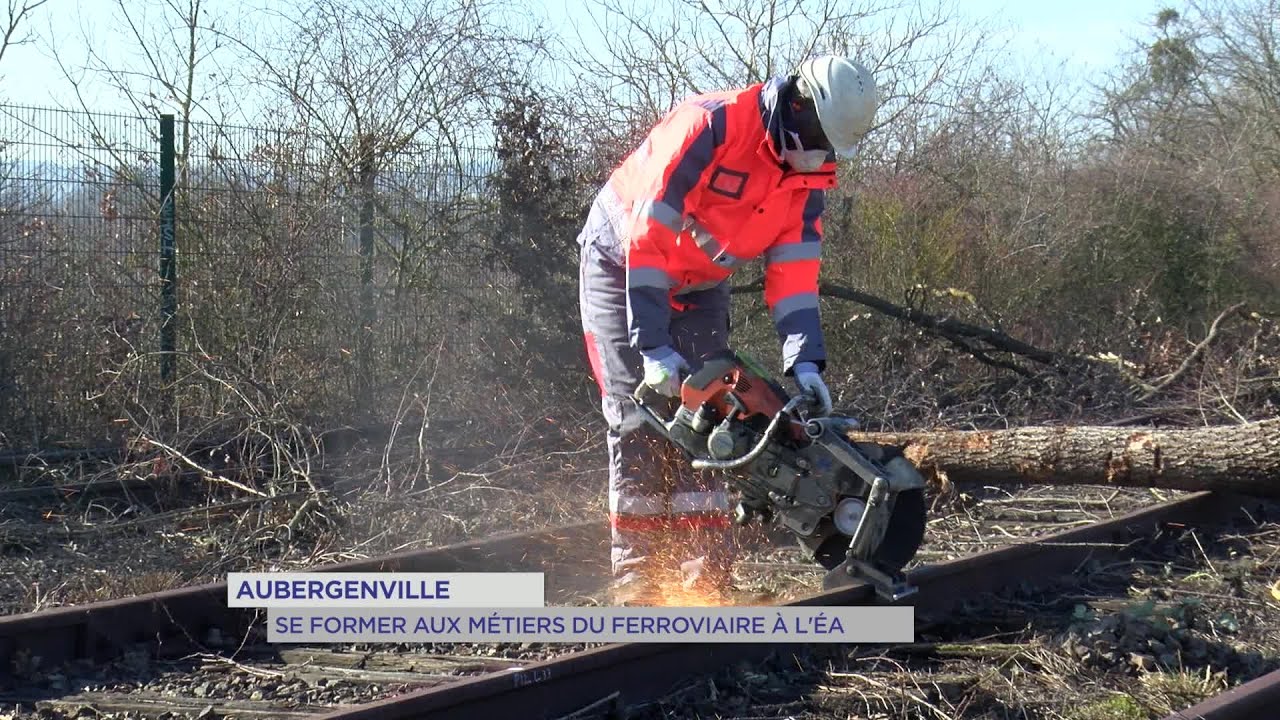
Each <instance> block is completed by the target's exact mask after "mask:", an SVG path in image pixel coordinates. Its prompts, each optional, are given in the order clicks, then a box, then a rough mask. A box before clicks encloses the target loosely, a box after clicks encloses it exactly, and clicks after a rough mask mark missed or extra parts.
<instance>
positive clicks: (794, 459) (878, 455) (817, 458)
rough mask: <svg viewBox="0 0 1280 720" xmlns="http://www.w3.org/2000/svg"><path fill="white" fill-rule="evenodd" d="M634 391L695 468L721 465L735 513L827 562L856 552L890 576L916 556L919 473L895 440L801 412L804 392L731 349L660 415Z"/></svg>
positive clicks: (920, 523) (837, 562)
mask: <svg viewBox="0 0 1280 720" xmlns="http://www.w3.org/2000/svg"><path fill="white" fill-rule="evenodd" d="M642 388H643V386H642ZM641 395H642V393H641V391H639V390H638V391H637V394H636V401H637V404H638V405H640V406H641V407H642V408H643V409H644V410H645V411H646V412H647V414H648V416H649V419H650V423H651V424H652V425H654V426H655V427H656V428H658V429H659V430H660V431H661V432H662V433H663V434H664V435H665V436H666V437H667V438H668V439H669V440H670V441H671V442H672V443H674V444H675V445H676V446H678V447H679V448H680V449H681V450H683V451H684V453H685V454H686V455H688V456H689V457H690V458H692V461H693V466H694V468H696V469H712V470H721V471H724V472H725V473H726V479H727V481H728V483H729V485H730V486H731V487H732V489H734V490H736V491H737V492H738V494H739V502H738V506H737V508H736V510H735V520H736V521H737V522H739V523H747V522H751V521H753V520H756V519H759V520H762V521H773V522H777V523H778V524H780V525H781V526H783V527H785V528H786V529H787V530H788V531H790V532H791V533H792V534H794V535H795V537H796V538H797V539H798V540H799V542H800V544H801V545H802V546H803V547H804V548H806V549H807V550H808V551H809V553H810V554H811V556H812V557H813V559H814V560H816V561H818V562H820V563H821V564H822V565H823V566H824V567H826V568H827V569H828V570H833V571H834V570H836V568H838V567H841V566H842V565H844V564H845V563H846V561H848V560H854V561H857V562H858V563H859V564H861V565H867V566H870V567H874V568H876V569H877V570H879V571H880V572H883V573H887V574H890V575H892V574H894V573H897V572H898V571H899V570H900V569H901V568H902V566H903V565H905V564H906V563H907V562H909V561H910V560H911V559H912V558H913V557H914V555H915V553H916V550H917V549H918V548H919V545H920V543H921V541H922V539H923V533H924V498H923V489H924V479H923V478H922V477H921V476H920V474H919V473H918V472H917V471H916V468H915V467H914V466H913V465H912V464H911V463H910V462H908V461H907V460H906V459H905V458H904V457H902V455H901V452H899V451H898V448H896V447H892V446H884V445H877V444H869V443H853V442H850V441H849V440H848V439H847V438H846V437H845V433H846V431H847V430H850V429H853V428H855V427H857V423H856V422H854V421H852V420H850V419H849V418H843V417H827V418H814V419H810V418H807V417H806V416H805V414H804V405H803V404H802V403H803V400H804V398H803V397H795V398H793V397H791V396H789V395H788V393H787V392H786V390H784V389H783V388H782V386H780V385H779V384H778V383H777V382H775V381H773V380H772V379H770V378H769V377H768V375H767V374H766V373H765V372H764V371H763V370H761V369H760V368H759V367H758V366H756V365H755V364H754V363H753V362H751V361H750V360H749V359H748V358H746V357H744V356H741V355H738V354H736V353H733V352H727V353H725V354H723V355H719V356H715V357H712V358H710V359H708V360H707V361H706V362H705V363H704V364H703V366H702V367H701V368H700V369H699V370H698V372H696V373H694V374H692V375H690V376H689V377H687V378H686V379H685V380H684V383H683V384H682V386H681V389H680V397H679V399H678V404H676V406H675V407H674V410H672V411H671V413H670V415H669V417H668V418H663V417H662V416H661V415H659V414H658V413H656V412H654V410H653V408H652V407H651V406H649V405H647V404H646V403H645V402H644V401H643V399H642V397H641ZM873 514H874V517H873ZM862 525H867V526H868V527H866V528H864V529H862V530H861V533H860V532H859V529H860V527H861V526H862ZM855 546H856V547H855ZM851 574H855V573H852V572H850V573H846V575H851ZM831 584H832V578H831V576H829V577H828V585H829V586H830V585H831Z"/></svg>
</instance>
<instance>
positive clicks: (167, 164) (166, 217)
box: [160, 115, 178, 381]
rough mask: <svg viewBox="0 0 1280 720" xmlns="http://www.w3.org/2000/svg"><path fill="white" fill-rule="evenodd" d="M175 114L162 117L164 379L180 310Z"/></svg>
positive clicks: (170, 374) (167, 376)
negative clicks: (175, 195)
mask: <svg viewBox="0 0 1280 720" xmlns="http://www.w3.org/2000/svg"><path fill="white" fill-rule="evenodd" d="M174 156H175V153H174V138H173V115H161V116H160V378H161V379H162V380H165V381H169V380H171V379H173V364H174V363H173V360H174V358H173V353H174V350H175V346H176V344H177V343H176V334H177V333H176V331H177V321H176V319H175V316H176V315H177V311H178V263H177V226H176V225H177V223H176V212H175V197H174V175H175V173H174Z"/></svg>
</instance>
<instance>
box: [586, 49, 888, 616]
mask: <svg viewBox="0 0 1280 720" xmlns="http://www.w3.org/2000/svg"><path fill="white" fill-rule="evenodd" d="M877 103H878V97H877V90H876V87H875V83H874V80H873V78H872V77H871V75H870V73H869V72H868V71H867V70H866V68H864V67H863V66H862V65H861V64H859V63H858V62H856V61H854V60H851V59H848V58H844V57H839V56H830V55H828V56H822V57H817V58H813V59H810V60H807V61H805V62H803V63H802V64H800V65H799V67H798V68H797V69H796V71H795V72H794V73H792V74H790V75H787V76H782V77H775V78H771V79H769V80H767V81H765V82H760V83H755V84H752V85H749V86H747V87H745V88H740V89H733V90H727V91H721V92H712V93H708V94H703V95H697V96H694V97H691V98H688V99H686V100H684V101H683V102H681V103H680V104H678V105H677V106H676V107H675V108H674V109H673V110H671V111H670V112H669V113H668V114H667V115H666V116H665V117H664V118H662V120H661V121H659V122H658V124H657V125H656V126H655V127H654V128H653V129H652V130H651V131H650V132H649V134H648V136H647V137H646V138H645V139H644V141H643V142H642V143H641V144H640V146H639V147H638V148H637V149H636V150H634V151H633V152H632V153H631V154H630V155H629V156H627V157H626V159H625V160H624V161H623V162H622V163H621V165H620V166H618V167H617V168H616V169H615V170H614V171H613V173H612V174H611V176H610V177H609V180H608V182H607V183H606V184H605V185H604V187H603V188H602V189H601V190H600V192H599V193H598V194H597V196H596V198H595V201H594V203H593V204H592V207H591V210H590V213H589V216H588V218H587V221H586V224H585V226H584V227H583V229H582V231H581V233H580V234H579V236H578V243H579V246H580V264H579V302H580V308H581V315H582V326H583V332H584V335H585V339H586V351H587V356H588V360H589V362H590V365H591V370H592V373H593V374H594V376H595V379H596V382H597V384H598V386H599V389H600V394H601V398H602V399H601V410H602V412H603V415H604V418H605V421H606V422H607V425H608V429H607V433H606V444H607V450H608V458H609V519H610V524H611V528H612V552H611V566H612V571H613V583H612V585H611V591H612V592H611V599H612V602H613V603H614V604H618V605H646V604H658V603H660V602H661V598H660V597H658V594H659V593H661V592H662V590H661V588H662V587H663V586H665V585H671V584H672V583H673V581H674V582H676V583H678V584H679V587H682V588H684V589H686V590H688V591H690V592H700V593H706V594H709V595H711V596H713V597H714V596H716V593H722V592H724V591H725V590H726V589H727V588H729V587H731V583H732V568H733V563H734V560H735V558H734V550H733V544H732V542H731V535H730V531H731V523H730V515H729V511H730V505H729V497H728V495H727V493H726V492H725V491H724V486H723V483H717V482H716V481H715V479H714V478H713V477H711V476H710V475H709V474H708V473H705V472H698V471H694V470H692V468H690V467H688V463H687V461H685V462H681V461H680V458H679V456H678V455H676V454H675V453H674V452H673V448H671V446H670V443H668V442H667V441H666V440H665V439H663V438H661V437H660V436H659V435H658V434H657V433H656V432H655V431H654V430H653V429H652V428H650V427H648V426H647V425H646V424H645V423H644V421H643V419H642V418H641V416H640V410H639V409H638V408H637V407H636V405H635V403H634V401H633V400H632V399H631V398H632V395H633V393H634V392H635V390H636V388H637V387H638V386H639V385H640V384H641V382H642V381H643V383H645V384H647V385H648V386H650V387H651V388H653V389H654V390H656V391H657V392H659V393H661V394H662V395H666V396H668V397H677V396H678V395H679V388H680V384H681V382H682V380H683V378H684V377H685V376H686V375H688V374H690V373H693V372H696V371H697V370H698V368H699V367H700V365H701V362H702V361H703V360H704V359H705V358H707V357H709V356H711V355H713V354H716V353H720V352H724V351H725V350H726V349H728V347H729V330H730V328H729V310H730V303H729V283H728V278H729V276H730V275H731V274H733V272H734V271H736V270H737V269H739V268H741V267H742V266H744V265H745V264H747V263H748V262H750V261H752V260H755V259H757V258H759V257H761V256H763V258H764V270H765V277H764V284H765V287H764V299H765V304H766V305H767V307H768V310H769V312H770V314H771V317H772V320H773V325H774V327H775V328H776V329H777V333H778V337H779V339H780V341H781V345H782V371H783V375H784V377H789V378H792V379H793V381H794V383H795V384H796V385H797V387H798V389H799V390H800V391H801V392H804V393H806V394H807V395H809V396H810V397H812V398H813V399H814V408H813V412H814V413H815V414H820V415H825V414H828V413H830V411H831V395H830V393H829V391H828V389H827V387H826V385H825V383H824V382H823V379H822V373H823V371H824V369H825V367H826V350H825V347H824V342H823V332H822V327H821V322H820V318H819V313H818V270H819V264H820V258H819V254H820V249H821V247H822V214H823V209H824V207H825V197H826V193H827V191H829V190H831V189H833V188H835V187H836V174H835V160H836V157H837V156H840V157H849V156H851V155H852V153H853V152H854V150H855V148H856V146H857V144H858V143H859V142H860V140H861V139H862V137H863V136H864V135H865V134H866V133H867V132H868V131H869V130H870V128H871V126H872V123H873V119H874V116H875V112H876V108H877Z"/></svg>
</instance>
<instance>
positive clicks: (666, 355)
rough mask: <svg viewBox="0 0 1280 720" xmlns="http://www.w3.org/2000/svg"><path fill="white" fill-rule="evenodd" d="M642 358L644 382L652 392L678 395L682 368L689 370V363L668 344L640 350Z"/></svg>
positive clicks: (669, 395) (670, 395) (672, 395)
mask: <svg viewBox="0 0 1280 720" xmlns="http://www.w3.org/2000/svg"><path fill="white" fill-rule="evenodd" d="M640 355H641V357H643V358H644V384H645V385H648V386H649V387H651V388H653V390H654V392H656V393H660V394H662V395H666V396H667V397H678V396H679V395H680V382H681V381H682V380H683V379H684V378H683V377H681V374H680V372H681V371H682V370H684V371H687V370H689V363H688V362H686V361H685V359H684V358H683V357H681V356H680V353H678V352H676V351H675V349H674V348H672V347H671V346H670V345H664V346H662V347H660V348H654V349H652V350H643V351H641V352H640Z"/></svg>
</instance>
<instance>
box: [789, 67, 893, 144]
mask: <svg viewBox="0 0 1280 720" xmlns="http://www.w3.org/2000/svg"><path fill="white" fill-rule="evenodd" d="M796 74H797V75H799V76H800V79H801V80H803V81H804V83H805V85H806V86H807V87H806V88H805V90H806V91H807V92H806V94H807V95H809V96H810V97H811V98H812V99H813V104H814V108H815V109H816V110H817V111H818V120H819V121H820V122H821V123H822V132H823V134H825V135H826V136H827V140H829V141H830V142H831V147H833V148H834V149H835V151H836V152H837V153H839V154H840V155H843V156H845V157H848V156H850V155H852V154H853V150H854V147H855V146H856V145H857V144H858V141H859V140H861V139H862V136H863V135H866V134H867V131H868V130H870V129H871V125H872V122H873V121H874V120H875V115H876V108H877V106H878V105H879V102H880V98H879V94H878V93H877V91H876V82H875V79H874V78H872V77H871V73H870V72H867V69H866V68H865V67H863V66H862V65H861V64H860V63H858V62H856V61H854V60H850V59H848V58H844V57H840V56H838V55H823V56H822V57H817V58H813V59H811V60H806V61H804V62H803V63H801V65H800V68H799V69H798V71H797V73H796Z"/></svg>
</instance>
